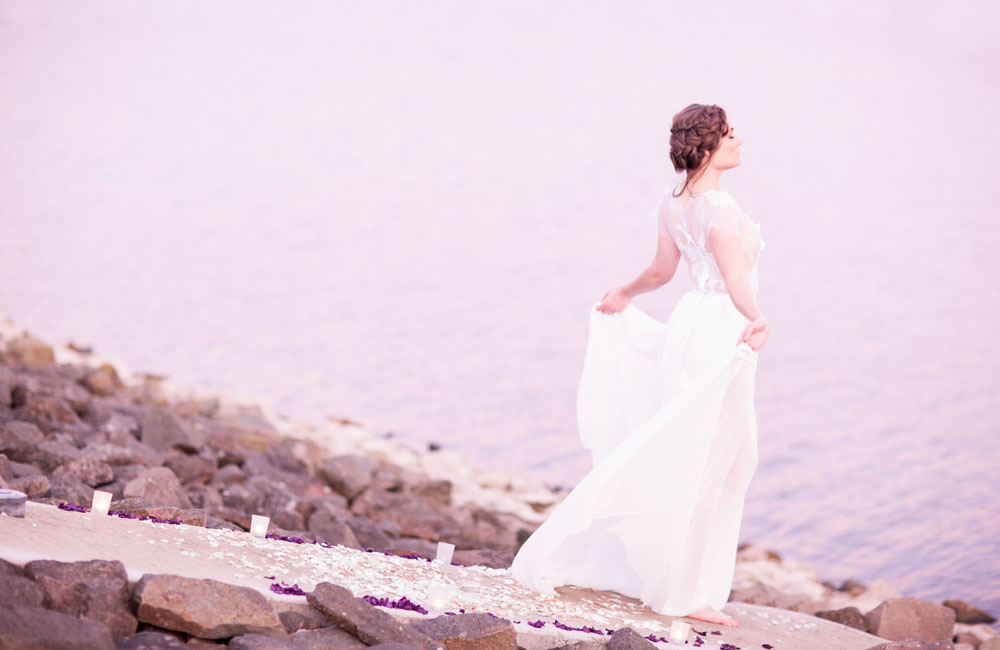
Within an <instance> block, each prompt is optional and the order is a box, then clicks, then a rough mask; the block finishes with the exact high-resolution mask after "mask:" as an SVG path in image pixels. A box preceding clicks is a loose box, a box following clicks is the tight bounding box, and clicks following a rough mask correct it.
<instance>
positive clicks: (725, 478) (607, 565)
mask: <svg viewBox="0 0 1000 650" xmlns="http://www.w3.org/2000/svg"><path fill="white" fill-rule="evenodd" d="M747 322H748V321H747V319H746V318H744V317H743V316H742V315H741V314H740V313H739V312H738V311H737V310H736V308H735V307H734V306H733V304H732V301H731V300H730V298H729V296H728V295H727V294H725V293H702V292H699V291H695V290H692V291H689V292H688V293H686V294H685V295H684V296H683V297H682V298H681V300H680V302H679V303H678V304H677V307H676V308H675V309H674V311H673V313H672V314H671V316H670V319H669V320H668V322H667V323H666V324H663V323H661V322H659V321H657V320H655V319H653V318H651V317H650V316H647V315H646V314H645V313H643V312H641V311H639V310H638V309H637V308H635V307H632V306H629V307H627V308H626V309H625V311H623V312H621V313H619V314H614V315H607V314H602V313H600V312H598V311H597V310H596V309H595V310H594V311H593V312H592V313H591V318H590V339H589V341H588V344H587V356H586V360H585V362H584V369H583V377H582V379H581V382H580V391H579V395H578V402H577V406H578V416H579V426H580V434H581V437H582V439H583V443H584V446H585V447H588V448H589V449H591V450H592V452H593V455H594V468H593V469H592V470H591V471H590V473H588V474H587V475H586V476H585V477H584V478H583V480H582V481H580V483H579V484H578V485H577V486H576V488H574V489H573V491H572V492H571V493H570V494H569V495H568V496H567V497H566V499H565V500H564V501H563V502H562V503H561V504H559V506H558V507H557V508H556V509H555V510H554V511H553V513H552V514H551V516H550V517H549V518H548V519H547V520H546V521H545V523H544V524H542V526H541V527H540V528H538V530H537V531H535V533H534V534H533V535H532V536H531V537H530V538H529V539H528V540H527V541H526V542H525V543H524V545H523V546H522V547H521V549H520V550H519V551H518V553H517V556H516V557H515V558H514V563H513V565H512V566H511V574H512V576H513V577H514V578H515V579H516V580H517V581H518V582H520V583H522V584H524V585H526V586H528V587H530V588H532V589H534V590H536V591H539V592H543V593H551V592H552V591H553V588H554V587H556V586H560V585H576V586H580V587H592V588H595V589H608V590H613V591H617V592H619V593H621V594H624V595H626V596H631V597H634V598H638V599H640V600H641V601H642V602H643V603H645V604H646V605H647V606H648V607H650V608H651V609H652V610H653V611H656V612H658V613H661V614H666V615H670V616H683V615H686V614H688V613H690V612H692V611H693V610H695V609H698V608H699V607H702V606H704V605H710V606H711V607H714V608H715V609H721V608H722V607H723V605H725V603H726V601H727V600H728V597H729V591H730V588H731V586H732V579H733V571H734V568H735V562H736V547H737V544H738V541H739V540H738V538H739V528H740V520H741V517H742V514H743V499H744V495H745V494H746V489H747V487H748V485H749V483H750V479H751V477H752V476H753V473H754V470H755V469H756V467H757V424H756V414H755V411H754V403H753V402H754V373H755V370H756V363H757V354H756V353H755V352H753V351H752V350H751V349H750V347H749V346H748V345H746V344H740V345H738V346H737V344H736V341H737V340H738V339H739V335H740V333H741V332H742V331H743V328H744V327H745V326H746V324H747Z"/></svg>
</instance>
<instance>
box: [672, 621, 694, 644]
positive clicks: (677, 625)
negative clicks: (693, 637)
mask: <svg viewBox="0 0 1000 650" xmlns="http://www.w3.org/2000/svg"><path fill="white" fill-rule="evenodd" d="M690 631H691V626H690V625H688V624H687V623H685V622H684V621H677V620H675V621H673V622H672V623H671V624H670V642H671V643H684V642H685V641H687V638H688V632H690Z"/></svg>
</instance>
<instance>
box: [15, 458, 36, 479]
mask: <svg viewBox="0 0 1000 650" xmlns="http://www.w3.org/2000/svg"><path fill="white" fill-rule="evenodd" d="M10 471H11V473H12V474H13V475H14V478H24V477H25V476H38V475H39V474H41V473H42V468H41V467H39V466H38V465H32V464H31V463H18V462H16V461H13V460H12V461H10Z"/></svg>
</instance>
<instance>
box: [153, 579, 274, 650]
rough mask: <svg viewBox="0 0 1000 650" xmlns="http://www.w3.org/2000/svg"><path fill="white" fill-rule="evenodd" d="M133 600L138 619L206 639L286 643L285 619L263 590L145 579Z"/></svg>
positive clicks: (198, 581)
mask: <svg viewBox="0 0 1000 650" xmlns="http://www.w3.org/2000/svg"><path fill="white" fill-rule="evenodd" d="M133 597H134V599H135V601H136V603H138V606H139V609H138V615H139V620H140V621H142V622H144V623H149V624H151V625H156V626H158V627H162V628H166V629H168V630H177V631H178V632H184V633H186V634H190V635H192V636H197V637H200V638H203V639H224V638H226V637H231V636H240V635H243V634H263V635H265V636H270V637H274V638H277V639H282V640H285V639H287V638H288V633H287V632H285V628H284V626H282V624H281V620H280V619H279V618H278V615H277V614H276V613H275V611H274V609H273V608H272V607H271V605H270V604H269V603H268V602H267V599H266V598H265V597H264V596H263V595H262V594H261V593H260V592H258V591H256V590H254V589H250V588H247V587H237V586H235V585H229V584H226V583H224V582H219V581H217V580H208V579H197V578H185V577H183V576H175V575H150V574H147V575H144V576H143V577H142V578H141V579H140V580H139V582H137V583H136V585H135V589H134V590H133Z"/></svg>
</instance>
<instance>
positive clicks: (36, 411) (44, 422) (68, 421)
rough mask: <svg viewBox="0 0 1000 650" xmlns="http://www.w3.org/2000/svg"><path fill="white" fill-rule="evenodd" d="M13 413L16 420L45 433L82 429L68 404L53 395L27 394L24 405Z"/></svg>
mask: <svg viewBox="0 0 1000 650" xmlns="http://www.w3.org/2000/svg"><path fill="white" fill-rule="evenodd" d="M14 413H15V414H16V416H17V419H18V420H22V421H24V422H31V423H32V424H35V425H37V426H38V428H39V429H41V430H42V431H44V432H45V433H52V432H53V431H59V430H61V429H66V428H77V429H78V428H82V427H83V423H82V422H81V421H80V417H79V416H78V415H77V414H76V411H74V410H73V407H72V406H71V405H70V403H69V402H68V401H66V400H65V399H63V398H61V397H56V396H55V395H39V394H35V393H29V394H28V395H27V396H26V400H25V402H24V405H22V406H20V407H18V408H17V409H15V411H14Z"/></svg>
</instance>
